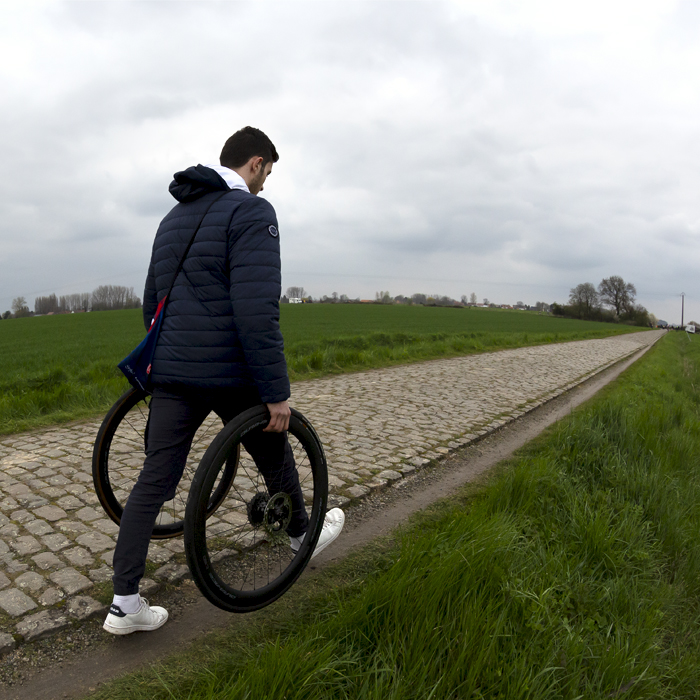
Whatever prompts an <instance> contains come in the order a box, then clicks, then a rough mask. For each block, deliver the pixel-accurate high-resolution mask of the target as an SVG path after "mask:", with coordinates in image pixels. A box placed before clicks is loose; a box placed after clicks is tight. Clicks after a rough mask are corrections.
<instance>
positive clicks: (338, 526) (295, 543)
mask: <svg viewBox="0 0 700 700" xmlns="http://www.w3.org/2000/svg"><path fill="white" fill-rule="evenodd" d="M343 525H345V513H343V511H342V510H340V508H333V509H331V510H329V511H328V512H327V513H326V517H325V519H324V521H323V529H322V530H321V536H320V537H319V538H318V542H317V543H316V549H314V553H313V554H312V555H311V559H313V558H314V557H315V556H316V555H317V554H320V553H321V552H322V551H323V550H324V549H325V548H326V547H327V546H328V545H329V544H330V543H331V542H333V541H334V540H335V539H336V538H337V537H338V535H339V534H340V531H341V530H342V529H343ZM305 536H306V533H304V534H303V535H301V536H300V537H290V538H289V541H290V543H291V545H292V551H294V552H298V551H299V547H301V543H302V542H303V541H304V537H305Z"/></svg>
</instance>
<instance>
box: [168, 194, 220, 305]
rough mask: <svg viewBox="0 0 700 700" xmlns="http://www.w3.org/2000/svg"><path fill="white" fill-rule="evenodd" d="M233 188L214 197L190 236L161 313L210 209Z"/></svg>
mask: <svg viewBox="0 0 700 700" xmlns="http://www.w3.org/2000/svg"><path fill="white" fill-rule="evenodd" d="M231 191H232V190H226V191H225V192H222V193H221V194H220V195H219V196H218V197H217V198H216V199H214V200H213V201H212V202H211V204H210V205H209V206H208V207H207V209H206V211H205V212H204V214H203V215H202V218H201V219H200V220H199V223H198V224H197V228H196V229H195V230H194V233H193V234H192V238H190V242H189V243H188V244H187V248H185V252H184V253H183V254H182V257H181V258H180V262H179V264H178V266H177V270H175V276H174V277H173V281H172V282H171V283H170V289H169V290H168V293H167V294H166V295H165V296H164V297H163V308H162V310H161V314H162V315H163V316H165V307H166V306H167V304H168V299H169V298H170V294H171V292H172V291H173V287H174V286H175V280H176V279H177V278H178V275H179V274H180V272H182V266H183V265H184V264H185V258H186V257H187V254H188V253H189V252H190V248H191V247H192V244H193V243H194V239H195V238H196V237H197V233H198V232H199V227H200V226H201V225H202V224H203V223H204V219H205V218H206V216H207V214H208V213H209V210H210V209H211V208H212V206H213V205H214V204H215V203H216V202H218V201H219V200H220V199H221V198H222V197H223V196H224V195H225V194H228V193H229V192H231Z"/></svg>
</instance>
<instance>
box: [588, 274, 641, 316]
mask: <svg viewBox="0 0 700 700" xmlns="http://www.w3.org/2000/svg"><path fill="white" fill-rule="evenodd" d="M598 294H600V300H601V301H602V302H603V304H607V305H608V306H611V307H612V308H613V309H615V313H616V314H617V316H622V314H623V313H624V312H625V311H628V310H630V309H633V308H634V300H635V297H636V296H637V290H636V289H635V287H634V285H633V284H632V283H631V282H625V280H623V279H622V277H619V276H617V275H613V276H612V277H607V278H605V279H604V280H602V282H601V283H600V284H599V285H598Z"/></svg>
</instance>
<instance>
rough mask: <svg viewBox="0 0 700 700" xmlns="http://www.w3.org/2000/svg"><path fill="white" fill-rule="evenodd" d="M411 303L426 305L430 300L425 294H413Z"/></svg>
mask: <svg viewBox="0 0 700 700" xmlns="http://www.w3.org/2000/svg"><path fill="white" fill-rule="evenodd" d="M411 301H412V302H413V303H414V304H425V303H427V301H428V298H427V297H426V296H425V294H413V295H412V296H411Z"/></svg>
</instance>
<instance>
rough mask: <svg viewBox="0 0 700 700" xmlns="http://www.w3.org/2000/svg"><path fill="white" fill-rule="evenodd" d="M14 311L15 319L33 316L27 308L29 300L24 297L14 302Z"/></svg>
mask: <svg viewBox="0 0 700 700" xmlns="http://www.w3.org/2000/svg"><path fill="white" fill-rule="evenodd" d="M12 311H13V312H14V315H15V318H22V317H23V316H31V311H30V310H29V307H28V306H27V300H26V299H25V298H24V297H16V298H15V299H13V300H12Z"/></svg>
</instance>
